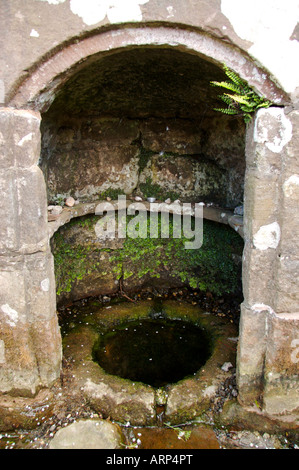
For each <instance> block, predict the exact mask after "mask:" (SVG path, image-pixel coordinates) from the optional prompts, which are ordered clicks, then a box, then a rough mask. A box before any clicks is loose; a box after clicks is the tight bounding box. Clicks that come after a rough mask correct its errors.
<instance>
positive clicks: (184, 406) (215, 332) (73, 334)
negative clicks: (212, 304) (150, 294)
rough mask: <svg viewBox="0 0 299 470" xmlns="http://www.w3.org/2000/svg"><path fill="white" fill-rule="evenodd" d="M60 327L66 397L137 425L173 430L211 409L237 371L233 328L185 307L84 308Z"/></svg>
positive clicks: (138, 304) (173, 303) (89, 305)
mask: <svg viewBox="0 0 299 470" xmlns="http://www.w3.org/2000/svg"><path fill="white" fill-rule="evenodd" d="M68 315H69V316H68V318H69V319H68V320H66V321H65V323H64V324H63V328H62V331H63V350H64V358H65V361H66V364H68V374H69V375H70V376H71V377H72V383H71V385H70V386H71V387H72V390H77V391H78V393H79V394H80V396H82V399H84V400H86V402H87V403H88V404H89V406H91V407H92V408H93V409H94V411H95V412H97V413H100V414H101V416H103V417H110V418H111V419H114V420H116V421H118V422H120V423H128V422H129V423H131V424H132V425H134V426H135V425H139V426H152V425H155V424H157V420H158V416H159V413H160V410H161V407H162V408H163V413H164V419H166V420H167V421H168V422H169V423H172V424H178V423H184V422H187V421H190V420H193V419H195V418H196V417H198V416H200V415H201V414H202V413H204V411H205V410H206V409H207V408H209V406H210V401H211V398H212V397H213V396H214V395H215V394H216V393H217V390H218V388H219V387H220V385H221V383H223V381H224V380H225V379H226V378H227V377H228V376H229V375H230V372H226V371H224V370H222V365H223V364H224V363H228V362H231V363H232V364H235V355H236V345H237V343H236V342H235V338H236V335H237V331H236V327H235V326H234V325H233V324H232V323H230V322H229V321H227V320H226V319H225V318H223V317H218V316H214V315H212V314H210V313H209V312H205V311H203V310H201V309H200V308H199V307H198V306H196V305H190V304H189V303H187V302H177V301H174V300H173V301H172V300H163V302H162V303H161V305H160V303H159V305H157V303H156V301H139V302H136V303H135V304H132V303H131V302H120V303H117V304H112V303H111V304H110V305H107V304H106V305H98V303H97V302H94V301H92V300H91V301H87V302H86V303H85V302H84V304H82V305H81V307H80V309H79V308H77V307H76V308H74V309H73V310H72V311H70V312H69V314H68Z"/></svg>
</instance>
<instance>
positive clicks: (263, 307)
mask: <svg viewBox="0 0 299 470" xmlns="http://www.w3.org/2000/svg"><path fill="white" fill-rule="evenodd" d="M252 310H254V311H255V312H258V313H259V312H264V311H266V312H269V313H272V314H275V312H274V310H273V308H272V307H270V305H266V304H262V303H261V304H258V303H257V304H254V305H253V306H252Z"/></svg>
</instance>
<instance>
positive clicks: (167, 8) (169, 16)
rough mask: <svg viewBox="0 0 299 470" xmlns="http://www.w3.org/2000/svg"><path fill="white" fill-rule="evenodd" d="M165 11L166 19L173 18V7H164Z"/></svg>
mask: <svg viewBox="0 0 299 470" xmlns="http://www.w3.org/2000/svg"><path fill="white" fill-rule="evenodd" d="M166 10H167V11H168V15H167V18H173V17H174V13H173V7H172V6H169V7H166Z"/></svg>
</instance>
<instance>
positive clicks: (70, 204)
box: [65, 196, 75, 207]
mask: <svg viewBox="0 0 299 470" xmlns="http://www.w3.org/2000/svg"><path fill="white" fill-rule="evenodd" d="M65 205H66V206H68V207H73V206H74V205H75V199H74V198H73V197H71V196H70V197H67V198H66V200H65Z"/></svg>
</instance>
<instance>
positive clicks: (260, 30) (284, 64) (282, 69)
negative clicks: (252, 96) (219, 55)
mask: <svg viewBox="0 0 299 470" xmlns="http://www.w3.org/2000/svg"><path fill="white" fill-rule="evenodd" d="M221 11H222V13H223V14H224V15H225V16H226V17H227V18H228V19H229V21H230V23H231V24H232V26H233V28H234V30H235V32H236V33H237V34H238V36H240V37H241V38H242V39H245V40H247V41H250V42H252V43H253V45H252V46H251V47H250V48H249V53H250V54H251V55H253V56H254V57H256V58H257V59H258V60H259V61H260V62H261V63H262V64H263V65H264V66H265V67H266V68H267V69H269V70H270V71H271V72H272V73H273V74H274V75H275V76H276V77H277V78H278V80H279V81H280V83H281V85H282V86H283V87H284V89H285V90H286V91H287V92H292V91H294V90H295V88H296V87H297V86H298V82H299V67H298V61H296V60H294V58H295V57H299V43H298V41H293V40H290V37H291V35H292V33H293V31H294V28H295V26H296V24H297V21H298V19H299V4H298V0H288V1H287V2H283V1H281V0H262V1H261V0H251V1H250V2H249V3H248V0H221Z"/></svg>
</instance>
